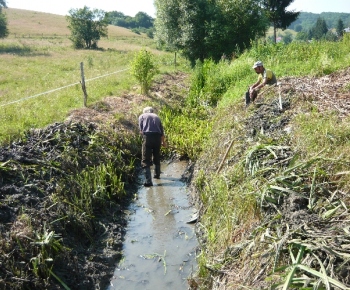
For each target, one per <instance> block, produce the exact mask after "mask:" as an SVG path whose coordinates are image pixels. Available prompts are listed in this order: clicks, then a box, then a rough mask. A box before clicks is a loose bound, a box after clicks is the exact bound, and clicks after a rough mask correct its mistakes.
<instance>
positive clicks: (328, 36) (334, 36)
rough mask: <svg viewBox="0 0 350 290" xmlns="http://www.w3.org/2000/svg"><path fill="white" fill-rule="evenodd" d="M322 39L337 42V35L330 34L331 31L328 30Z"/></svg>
mask: <svg viewBox="0 0 350 290" xmlns="http://www.w3.org/2000/svg"><path fill="white" fill-rule="evenodd" d="M324 38H325V39H326V40H327V41H337V35H336V34H335V33H334V32H332V31H331V30H328V31H327V33H326V34H325V35H324Z"/></svg>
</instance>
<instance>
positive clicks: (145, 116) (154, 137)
mask: <svg viewBox="0 0 350 290" xmlns="http://www.w3.org/2000/svg"><path fill="white" fill-rule="evenodd" d="M139 128H140V132H141V134H142V160H141V166H142V168H143V170H144V174H145V182H144V184H143V185H144V186H146V187H149V186H152V185H153V183H152V176H151V168H150V167H151V166H152V165H153V164H154V165H155V168H154V176H153V177H154V178H160V148H161V146H164V147H165V146H166V143H165V137H164V129H163V125H162V121H161V120H160V118H159V117H158V115H157V114H155V113H154V109H153V108H152V107H146V108H144V109H143V113H142V114H141V115H140V116H139Z"/></svg>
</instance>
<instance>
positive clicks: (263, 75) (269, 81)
mask: <svg viewBox="0 0 350 290" xmlns="http://www.w3.org/2000/svg"><path fill="white" fill-rule="evenodd" d="M253 69H254V70H255V72H256V73H257V74H258V80H257V82H256V83H255V84H253V85H252V86H251V87H250V88H249V97H250V99H249V102H248V103H250V101H251V102H254V101H255V99H256V97H257V96H258V93H259V90H260V89H261V88H263V87H264V86H265V85H274V84H276V83H277V79H276V76H275V74H274V73H273V72H272V70H270V69H266V68H264V65H263V63H262V62H261V61H260V60H259V61H257V62H256V63H254V65H253Z"/></svg>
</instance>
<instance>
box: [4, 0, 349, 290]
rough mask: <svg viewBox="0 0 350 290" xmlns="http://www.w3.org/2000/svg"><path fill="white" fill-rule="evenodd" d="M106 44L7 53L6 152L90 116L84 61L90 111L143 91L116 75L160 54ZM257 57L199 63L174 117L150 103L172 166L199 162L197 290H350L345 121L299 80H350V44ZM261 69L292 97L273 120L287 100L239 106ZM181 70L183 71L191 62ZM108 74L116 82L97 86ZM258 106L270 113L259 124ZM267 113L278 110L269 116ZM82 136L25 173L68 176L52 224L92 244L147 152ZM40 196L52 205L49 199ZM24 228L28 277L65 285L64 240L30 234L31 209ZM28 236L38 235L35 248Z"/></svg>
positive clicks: (276, 49)
mask: <svg viewBox="0 0 350 290" xmlns="http://www.w3.org/2000/svg"><path fill="white" fill-rule="evenodd" d="M167 3H169V2H167ZM165 8H168V7H165ZM165 8H164V9H165ZM186 8H188V7H186ZM192 16H193V15H192ZM202 16H203V15H202ZM189 17H191V15H189ZM193 19H194V18H191V19H186V21H188V22H187V23H191V20H193ZM174 23H175V24H176V21H174V22H173V24H174ZM237 25H238V24H237ZM260 25H261V24H260ZM170 28H171V27H163V28H162V29H164V30H166V29H170ZM260 28H261V27H259V29H260ZM259 29H258V27H257V30H259ZM164 30H163V31H164ZM169 31H170V30H169ZM213 31H216V30H213ZM259 31H262V30H259ZM187 32H188V33H189V31H187ZM226 32H227V31H226ZM255 32H257V31H255ZM214 34H215V33H214ZM214 34H213V35H214ZM174 35H176V34H175V33H174V34H172V36H174ZM187 36H188V37H189V38H188V39H187V40H188V44H195V43H194V42H193V39H192V36H193V35H189V34H187ZM190 36H191V37H190ZM226 37H227V35H224V36H223V37H222V39H225V38H226ZM145 39H147V40H145ZM249 40H250V39H249ZM167 41H169V42H168V45H169V47H170V46H172V47H173V48H174V47H176V45H178V43H175V42H173V41H174V38H172V39H168V40H167ZM37 42H39V43H40V45H37ZM125 42H126V43H127V41H125ZM106 44H108V45H110V46H107V47H105V48H104V49H101V50H99V51H90V50H86V51H76V50H73V49H72V48H69V47H67V46H66V45H65V44H60V43H59V42H58V43H57V42H55V43H52V42H51V40H40V41H39V40H37V39H36V40H35V41H33V40H31V41H28V40H27V41H24V40H21V39H19V40H17V39H15V40H13V39H11V40H9V41H7V42H2V43H1V45H0V52H1V54H2V55H3V58H2V63H1V65H0V66H1V67H0V68H1V70H2V71H3V72H4V73H3V75H2V76H1V79H0V92H1V94H2V97H3V98H2V102H3V103H1V106H2V107H3V109H4V110H3V111H4V113H3V114H2V115H1V117H0V118H1V121H2V124H3V126H2V129H1V130H2V131H0V132H1V134H0V137H1V140H2V141H12V140H13V136H16V135H17V136H18V134H23V132H24V131H25V129H29V128H40V127H42V126H45V125H47V124H50V123H53V122H54V121H62V120H64V119H65V118H66V115H67V114H68V113H69V112H70V111H71V110H72V109H74V108H78V107H81V106H82V104H81V103H82V101H81V94H82V92H81V91H80V88H79V83H77V82H78V81H79V77H77V75H78V76H79V75H80V71H79V62H81V61H84V63H85V64H86V67H87V70H86V79H88V80H89V79H91V82H88V93H89V101H88V102H89V104H90V105H96V106H98V105H99V104H100V103H99V101H100V100H101V99H102V98H104V97H106V96H111V95H113V96H114V95H118V94H119V93H122V92H123V91H129V90H131V87H132V86H133V85H134V83H133V82H132V81H131V80H130V79H129V78H128V75H129V74H120V75H119V74H118V77H115V76H114V75H113V73H114V72H115V71H116V70H124V69H128V63H129V61H130V59H132V58H133V57H134V56H135V51H136V52H140V51H141V53H142V51H144V50H142V49H144V47H150V46H151V47H153V45H154V43H153V42H152V41H151V40H149V39H148V38H133V43H130V42H129V43H128V45H127V46H126V47H127V48H125V49H121V48H120V47H118V48H116V47H113V45H117V44H115V43H112V42H109V41H107V40H105V42H104V45H106ZM197 45H198V44H197ZM247 46H248V45H247ZM188 47H191V46H188ZM249 47H250V49H246V50H243V49H237V50H235V53H234V54H233V55H232V57H231V58H229V59H227V60H222V61H220V62H216V61H215V60H217V56H216V55H215V57H214V56H213V58H212V59H211V58H208V57H204V56H203V55H202V56H203V59H202V61H198V60H197V58H193V59H190V60H192V64H193V65H195V67H194V70H193V73H192V75H191V78H190V81H191V83H190V89H189V91H188V93H187V92H186V90H185V89H184V90H183V95H184V96H185V98H184V99H181V100H177V103H171V104H170V103H167V102H165V101H164V100H163V99H162V98H157V97H154V99H153V100H152V102H153V103H154V104H156V105H157V107H159V108H160V112H159V114H160V116H161V118H162V120H163V121H164V126H165V129H166V132H167V138H168V143H169V148H168V149H167V150H168V151H166V152H165V153H169V152H170V151H171V153H174V152H175V153H178V154H179V155H181V156H186V157H189V158H190V159H191V160H192V161H195V162H196V164H195V165H196V168H195V171H194V175H193V187H194V189H195V198H196V199H197V200H196V201H197V204H198V205H199V206H200V214H201V216H200V223H199V224H198V229H199V231H200V232H201V237H200V243H201V253H200V256H199V257H198V262H199V271H198V276H197V277H195V278H193V280H196V281H197V282H194V283H197V285H200V286H199V287H201V289H210V288H214V287H215V286H217V285H219V284H221V285H222V284H225V285H226V286H227V287H226V288H227V289H230V288H231V289H237V288H242V289H244V288H246V289H255V288H256V289H301V287H304V289H332V287H338V288H339V289H348V286H349V285H345V284H349V282H348V280H347V279H348V275H347V273H348V271H347V270H348V267H349V259H348V258H349V253H348V250H347V249H348V247H349V228H348V223H347V221H348V220H349V213H348V208H349V205H350V204H349V203H350V199H349V196H348V192H349V189H350V188H349V181H350V180H349V176H350V175H349V171H348V168H349V165H350V153H349V152H350V148H349V146H350V137H349V136H350V127H349V117H343V118H340V116H338V113H339V112H338V111H333V110H332V108H329V110H326V111H321V110H319V109H318V108H317V106H316V105H315V104H314V103H312V102H311V101H310V100H309V99H308V98H312V97H314V95H312V96H311V97H310V96H305V95H304V94H303V92H301V91H300V90H299V91H296V90H295V88H293V85H292V84H291V83H290V78H292V77H308V78H312V77H321V76H325V75H329V74H332V73H334V72H337V71H338V70H340V69H346V68H348V67H349V66H350V49H349V47H350V37H349V35H345V36H344V37H343V39H342V40H341V41H339V42H327V41H315V42H312V43H306V42H305V43H297V42H292V43H291V44H289V45H284V44H282V43H280V44H277V45H275V44H266V43H263V42H259V41H255V42H251V43H249ZM178 48H179V47H178ZM198 49H199V50H200V49H202V48H199V47H198ZM230 49H232V47H230ZM175 50H176V49H175ZM150 51H151V52H152V54H154V55H155V58H156V62H157V63H158V64H159V66H160V73H166V72H173V69H172V67H173V65H172V64H173V63H172V55H171V54H170V53H167V52H159V51H157V50H155V49H153V50H152V49H150ZM229 52H230V54H231V53H232V50H230V51H229ZM187 53H188V54H189V51H187ZM220 53H221V52H220ZM185 54H186V53H185ZM136 56H137V54H136ZM147 56H149V55H148V54H147ZM187 56H188V55H187ZM258 59H259V60H262V61H263V62H264V64H265V66H266V67H267V68H271V69H272V70H273V71H274V72H275V74H276V75H277V76H278V78H279V80H280V81H282V87H281V88H282V89H283V88H284V86H288V85H289V86H290V88H289V89H286V93H284V95H283V101H284V103H283V105H284V109H283V110H274V108H275V107H274V104H275V103H276V100H277V99H278V96H277V95H278V93H277V92H279V93H281V89H280V91H277V90H275V91H269V92H268V93H266V99H265V100H264V101H265V102H266V103H267V105H266V104H260V105H258V104H257V105H256V106H254V107H253V106H251V107H248V108H247V109H244V106H243V93H244V92H245V91H246V89H247V87H248V86H249V84H251V83H253V82H254V81H255V80H256V75H255V73H254V71H253V70H252V69H251V66H252V64H253V63H254V62H255V61H256V60H258ZM180 69H181V70H186V69H187V67H186V62H185V61H184V62H183V63H182V66H181V67H180ZM105 74H111V76H108V77H106V78H101V79H98V80H93V81H92V79H94V78H97V77H99V76H101V75H105ZM301 82H302V81H301ZM68 84H74V85H73V87H69V88H65V89H64V92H61V91H59V92H55V93H52V94H51V93H50V98H47V97H46V96H40V97H35V98H34V97H33V98H27V99H25V100H21V99H22V98H23V96H35V95H37V94H40V93H41V92H43V89H44V88H45V89H49V88H50V89H51V88H57V87H59V86H66V85H68ZM89 84H91V85H89ZM174 89H175V88H174ZM342 92H344V93H345V94H348V93H349V92H350V84H344V85H343V87H342ZM313 93H314V92H313ZM318 93H320V92H318ZM320 94H321V93H320ZM17 100H20V102H17ZM264 105H265V106H264ZM101 106H102V105H101ZM259 106H261V107H263V106H264V107H263V108H264V110H261V111H262V112H259ZM266 107H269V108H270V110H272V111H271V114H270V115H268V112H269V109H268V108H267V109H266ZM265 112H266V114H265ZM117 117H118V116H116V118H117ZM119 117H120V116H119ZM254 122H255V123H254ZM259 122H270V123H271V124H272V125H274V126H276V127H278V126H280V127H281V128H282V129H285V128H284V125H283V124H284V123H287V124H288V125H289V126H290V127H291V128H292V129H291V130H290V133H289V134H281V133H276V135H274V132H273V133H271V134H267V133H265V129H266V128H265V127H264V125H265V123H259ZM82 130H83V132H85V133H86V135H84V138H79V142H82V143H83V144H84V147H83V150H82V151H79V150H78V149H77V148H76V147H75V146H74V145H75V143H76V142H77V141H76V140H75V139H74V138H73V140H70V139H69V140H60V139H62V138H65V137H64V136H66V135H63V136H62V135H61V134H60V132H61V131H58V132H54V133H55V134H53V135H52V136H51V135H50V137H51V138H50V139H49V141H50V142H52V143H53V144H56V143H57V142H56V141H57V140H60V141H61V142H62V141H63V143H64V144H65V146H60V148H59V154H57V155H58V156H59V157H60V158H62V159H59V160H51V161H50V162H49V163H47V162H46V161H45V162H46V163H45V162H44V161H42V162H38V164H34V165H33V164H30V165H29V166H30V167H29V169H30V170H28V171H29V172H30V173H31V174H33V175H34V176H35V177H37V176H39V175H45V174H47V175H48V176H50V174H49V173H51V172H52V170H54V171H58V172H59V173H60V174H61V179H60V180H57V184H58V186H57V188H55V192H54V193H53V194H50V195H49V196H48V198H49V199H51V202H52V203H51V204H50V207H49V208H48V209H50V208H51V206H52V207H55V208H57V210H56V211H55V216H56V217H57V219H56V220H55V221H54V222H52V223H53V224H55V223H56V222H57V223H63V224H64V220H66V219H67V220H69V221H70V222H69V223H67V225H66V226H67V227H69V228H71V229H78V228H79V229H80V231H81V232H80V233H81V235H82V238H83V239H84V240H87V241H90V242H92V233H93V228H94V226H96V224H94V223H93V221H92V219H91V217H92V216H94V215H96V214H98V213H101V211H102V213H104V210H106V211H107V209H108V206H109V205H115V204H117V203H118V201H120V199H121V198H122V197H123V195H124V185H125V183H126V182H127V181H128V178H129V177H130V175H132V172H133V170H134V162H135V159H134V157H135V156H136V155H137V150H139V147H138V142H139V140H137V138H134V136H131V135H128V134H125V135H123V136H122V137H120V136H115V135H114V134H113V133H112V132H110V131H107V132H104V133H101V134H97V135H95V132H94V133H92V132H90V131H89V130H88V129H87V128H84V129H82ZM17 136H16V137H17ZM71 136H73V137H74V136H76V132H72V134H71ZM23 137H24V138H23V139H26V138H29V137H28V135H23ZM74 141H76V142H74ZM39 143H40V142H39V141H38V144H39ZM46 143H47V142H45V144H46ZM105 144H108V146H106V147H107V148H106V147H105ZM35 145H37V144H36V143H35ZM83 153H84V154H83ZM111 156H113V158H111ZM44 157H46V156H45V154H44V155H43V160H44ZM38 165H40V166H38ZM60 166H62V167H60ZM19 167H20V163H18V162H17V161H11V162H4V163H2V164H1V166H0V170H1V174H2V175H5V174H9V173H11V174H18V176H17V177H18V178H19V180H20V182H22V183H25V181H26V178H27V176H25V175H23V174H22V175H21V174H20V173H18V171H19V170H18V168H19ZM67 173H68V174H67ZM50 178H51V176H50ZM39 191H41V192H45V191H44V190H43V189H42V188H39ZM91 192H94V194H93V195H91V194H89V193H91ZM45 193H46V192H45ZM292 206H294V207H295V209H293V210H292V209H291V207H292ZM20 221H21V222H22V223H21V226H22V228H20V229H18V231H20V230H21V233H24V234H21V235H15V234H16V232H15V230H13V231H14V233H13V237H14V238H17V245H18V247H17V248H16V253H18V256H19V257H20V258H22V257H23V259H25V257H24V256H25V252H24V251H23V249H24V248H29V249H30V250H31V257H33V259H31V262H32V268H33V271H31V270H30V271H29V270H28V269H26V270H27V271H28V272H26V274H27V273H34V274H35V275H37V276H40V277H42V278H43V279H46V278H47V277H48V276H49V275H53V276H54V277H56V279H57V280H58V281H61V280H60V277H59V276H58V275H56V273H54V272H52V268H51V259H52V257H54V256H55V255H59V253H60V251H61V250H62V244H61V237H60V236H59V235H57V234H56V232H55V231H52V230H51V229H50V230H49V229H47V228H46V227H42V228H41V229H40V230H33V228H34V227H35V226H38V225H37V224H33V223H34V222H35V219H34V218H32V217H31V216H29V215H26V212H25V210H24V212H23V214H22V216H21V219H20ZM293 222H294V223H293ZM26 232H28V233H31V235H30V236H29V238H28V235H26V234H25V233H26ZM339 243H340V244H339ZM4 256H5V255H4ZM159 256H160V255H159ZM164 256H165V255H164ZM164 256H163V257H164ZM10 262H11V261H10ZM164 262H165V261H164ZM335 263H336V264H335ZM39 265H40V267H39ZM334 265H335V266H334ZM11 266H12V269H13V272H15V273H16V275H18V276H19V277H21V271H22V270H23V269H21V268H20V266H19V265H18V264H16V263H15V261H12V264H11ZM60 283H61V284H62V286H63V287H65V288H66V286H65V284H64V282H60ZM215 283H218V284H217V285H216V284H215ZM256 285H258V286H256Z"/></svg>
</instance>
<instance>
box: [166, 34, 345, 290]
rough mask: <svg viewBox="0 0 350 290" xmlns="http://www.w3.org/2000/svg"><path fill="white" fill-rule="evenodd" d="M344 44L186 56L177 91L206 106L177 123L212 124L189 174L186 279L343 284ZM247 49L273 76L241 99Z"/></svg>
mask: <svg viewBox="0 0 350 290" xmlns="http://www.w3.org/2000/svg"><path fill="white" fill-rule="evenodd" d="M349 43H350V37H345V38H344V39H343V40H342V41H340V42H336V43H332V42H314V43H292V44H290V45H283V44H278V45H269V44H267V45H266V44H257V45H256V46H254V47H252V49H250V50H247V51H246V52H245V53H243V54H242V55H240V57H239V58H237V59H234V60H232V61H231V62H221V63H219V64H214V63H213V62H210V61H206V62H205V63H204V64H203V65H202V66H201V67H199V66H198V67H197V69H196V74H195V75H194V76H193V83H192V86H191V89H190V94H189V97H188V100H191V102H190V104H191V105H192V106H194V107H195V108H196V110H197V112H198V111H200V109H199V108H201V109H202V110H205V111H206V114H202V115H200V117H201V123H200V124H199V126H200V127H199V129H198V130H193V125H192V124H191V126H189V129H188V130H187V128H186V127H185V126H184V123H182V128H181V129H182V131H185V132H195V134H199V133H200V132H202V131H203V124H204V123H205V121H204V120H203V118H204V117H203V116H205V115H206V116H208V117H207V127H210V128H212V129H211V130H210V134H208V133H207V132H205V134H203V135H202V137H203V138H202V140H201V142H198V143H196V145H197V146H201V149H202V151H201V154H200V155H199V157H198V161H197V163H196V165H195V169H194V174H193V176H194V178H193V183H192V185H193V188H194V190H195V193H194V198H196V199H197V202H198V208H199V209H200V215H199V223H198V231H199V232H200V233H201V236H200V243H201V246H202V251H201V254H200V256H199V259H198V261H199V265H200V269H199V274H198V277H197V279H194V281H192V283H193V285H196V286H197V287H198V289H215V290H217V289H232V290H236V289H254V290H258V289H259V290H262V289H269V290H271V289H349V287H350V280H349V276H348V269H349V266H350V265H349V259H348V257H349V251H348V249H349V246H350V236H349V231H348V230H347V229H348V227H349V218H350V215H349V212H348V208H349V206H350V178H349V176H350V175H349V165H350V153H349V152H350V137H349V136H350V127H349V120H350V107H349V99H350V45H349ZM258 59H260V60H262V61H263V62H264V64H265V67H267V68H270V69H272V70H273V71H274V72H275V73H276V75H277V78H278V81H279V82H280V85H279V86H277V87H270V88H268V89H266V90H262V91H261V94H260V96H259V97H258V99H257V100H256V101H255V103H254V104H251V105H250V106H249V107H247V108H246V107H245V104H244V92H245V91H246V90H247V87H249V85H250V84H252V83H254V82H255V81H256V77H257V76H256V74H255V72H254V71H253V69H252V67H251V66H252V64H253V63H254V62H255V61H256V60H258ZM203 104H205V106H203ZM184 115H185V114H184ZM169 127H171V128H172V127H175V125H173V126H168V128H169ZM179 131H180V130H179ZM195 134H193V135H195ZM175 135H176V134H175ZM189 135H190V136H189ZM191 137H192V134H187V135H186V139H190V138H191ZM170 139H171V137H170ZM201 144H202V145H201Z"/></svg>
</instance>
